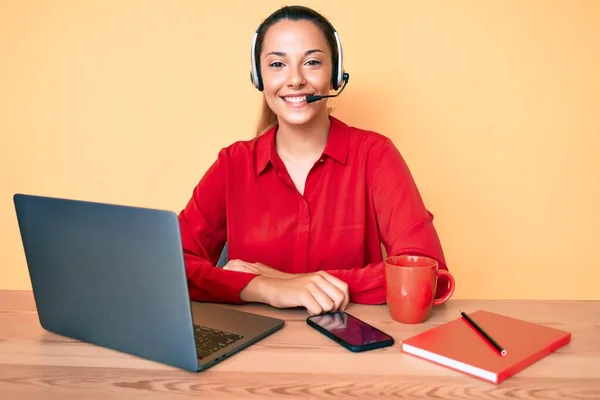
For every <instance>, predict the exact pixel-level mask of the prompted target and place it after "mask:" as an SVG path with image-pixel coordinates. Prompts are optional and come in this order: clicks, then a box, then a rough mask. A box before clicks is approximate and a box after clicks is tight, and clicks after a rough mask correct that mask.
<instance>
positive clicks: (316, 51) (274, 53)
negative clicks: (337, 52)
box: [265, 49, 324, 57]
mask: <svg viewBox="0 0 600 400" xmlns="http://www.w3.org/2000/svg"><path fill="white" fill-rule="evenodd" d="M313 53H324V51H323V50H321V49H310V50H307V51H305V52H304V55H305V56H308V55H311V54H313ZM270 55H275V56H277V57H285V56H287V53H284V52H283V51H271V52H269V53H267V54H265V57H267V56H270Z"/></svg>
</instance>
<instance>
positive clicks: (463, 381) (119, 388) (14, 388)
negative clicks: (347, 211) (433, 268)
mask: <svg viewBox="0 0 600 400" xmlns="http://www.w3.org/2000/svg"><path fill="white" fill-rule="evenodd" d="M224 307H237V308H240V309H242V310H245V311H249V312H254V313H258V314H263V315H270V316H275V317H279V318H283V319H285V320H286V325H285V327H284V328H283V329H282V330H280V331H279V332H277V333H275V334H273V335H272V336H270V337H268V338H267V339H265V340H263V341H261V342H259V343H257V344H255V345H253V346H251V347H250V348H248V349H246V350H244V351H242V352H240V353H238V354H236V355H235V356H233V357H231V358H229V359H227V360H225V361H224V362H222V363H220V364H217V365H216V366H214V367H212V368H211V369H209V370H207V371H205V372H201V373H197V374H194V373H189V372H186V371H181V370H178V369H175V368H172V367H169V366H166V365H162V364H159V363H155V362H152V361H148V360H144V359H140V358H137V357H134V356H130V355H126V354H122V353H119V352H116V351H113V350H109V349H104V348H101V347H98V346H95V345H91V344H87V343H82V342H79V341H76V340H72V339H69V338H65V337H61V336H58V335H55V334H52V333H49V332H46V331H44V330H43V329H42V328H41V327H40V325H39V321H38V319H37V313H36V311H35V304H34V301H33V296H32V295H31V293H30V292H27V291H23V292H19V291H16V292H9V291H4V292H1V291H0V399H3V400H4V399H19V400H27V399H70V398H77V399H82V398H83V399H106V398H110V399H138V398H140V399H141V398H148V399H162V398H169V399H171V398H173V399H179V398H182V399H183V398H188V397H189V398H192V397H193V398H199V397H201V398H208V399H263V398H266V399H280V398H284V399H300V398H309V399H334V398H335V399H337V398H340V399H344V398H359V399H363V398H364V399H370V398H401V399H531V400H536V399H585V400H588V399H589V400H592V399H594V400H598V399H600V302H592V301H588V302H585V301H463V300H451V301H450V302H448V303H447V304H446V305H444V306H440V307H438V308H436V309H435V311H434V312H433V313H432V315H431V318H430V319H429V320H428V321H427V322H426V323H424V324H420V325H403V324H399V323H396V322H394V321H393V320H391V318H390V317H389V314H388V312H387V308H386V307H385V306H363V305H356V304H352V305H350V307H349V308H348V311H349V312H350V313H351V314H354V315H356V316H357V317H359V318H361V319H364V320H366V321H368V322H369V323H371V324H373V325H374V326H376V327H379V328H381V329H383V330H384V331H386V332H388V333H389V334H391V335H392V336H393V337H394V338H395V339H396V344H395V345H394V346H393V347H389V348H386V349H380V350H375V351H370V352H366V353H360V354H355V353H351V352H349V351H347V350H345V349H344V348H342V347H340V346H338V345H337V344H335V343H334V342H332V341H331V340H329V339H327V338H326V337H325V336H323V335H321V334H320V333H318V332H316V331H315V330H313V329H311V328H309V327H308V326H307V325H306V322H305V318H306V316H307V315H306V312H305V311H303V310H279V309H274V308H271V307H268V306H264V305H255V304H253V305H244V306H226V305H224ZM477 309H486V310H490V311H494V312H499V313H504V314H508V315H511V316H514V317H516V318H522V319H527V320H530V321H534V322H539V323H543V324H546V325H548V326H554V327H557V328H560V329H564V330H567V331H569V332H571V333H572V334H573V338H572V341H571V343H570V344H569V345H567V346H566V347H564V348H562V349H561V350H559V351H558V352H556V353H554V354H553V355H551V356H550V357H546V358H545V359H543V360H541V361H539V362H538V363H536V364H534V365H532V366H530V367H529V368H526V369H525V370H523V371H522V372H521V373H519V374H518V375H516V376H514V377H512V378H510V379H509V380H507V381H505V382H503V383H502V384H500V385H493V384H490V383H487V382H484V381H480V380H478V379H475V378H471V377H469V376H465V375H463V374H460V373H458V372H454V371H452V370H449V369H447V368H443V367H440V366H437V365H434V364H431V363H429V362H426V361H423V360H419V359H417V358H415V357H412V356H409V355H407V354H404V353H401V352H400V341H401V340H402V339H403V338H406V337H409V336H411V335H414V334H416V333H419V332H422V331H423V330H426V329H429V328H431V327H433V326H436V325H439V324H442V323H444V322H446V321H448V320H451V319H453V318H456V317H457V315H458V314H459V312H460V310H464V311H467V312H473V311H475V310H477Z"/></svg>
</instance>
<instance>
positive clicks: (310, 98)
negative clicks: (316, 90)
mask: <svg viewBox="0 0 600 400" xmlns="http://www.w3.org/2000/svg"><path fill="white" fill-rule="evenodd" d="M348 80H350V74H348V73H345V74H344V86H342V89H341V90H340V91H339V92H338V93H336V94H330V95H327V96H306V102H307V103H312V102H314V101H319V100H321V99H324V98H326V97H338V96H339V95H340V94H342V92H343V91H344V89H345V88H346V85H347V84H348Z"/></svg>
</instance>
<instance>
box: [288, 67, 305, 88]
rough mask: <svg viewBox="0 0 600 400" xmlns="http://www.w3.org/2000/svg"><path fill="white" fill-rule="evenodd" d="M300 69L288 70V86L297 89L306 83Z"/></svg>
mask: <svg viewBox="0 0 600 400" xmlns="http://www.w3.org/2000/svg"><path fill="white" fill-rule="evenodd" d="M301 68H302V67H294V68H290V77H289V79H288V81H289V84H290V86H292V87H295V88H298V87H301V86H303V85H304V84H305V83H306V79H305V77H304V74H303V73H302V69H301Z"/></svg>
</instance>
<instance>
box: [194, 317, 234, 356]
mask: <svg viewBox="0 0 600 400" xmlns="http://www.w3.org/2000/svg"><path fill="white" fill-rule="evenodd" d="M194 336H195V337H196V351H197V353H198V358H200V359H202V358H205V357H208V356H209V355H211V354H212V353H214V352H216V351H219V350H221V349H222V348H223V347H225V346H229V345H230V344H232V343H235V342H237V341H238V340H240V339H242V338H243V336H241V335H236V334H235V333H231V332H225V331H221V330H218V329H213V328H207V327H205V326H199V325H194Z"/></svg>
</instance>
